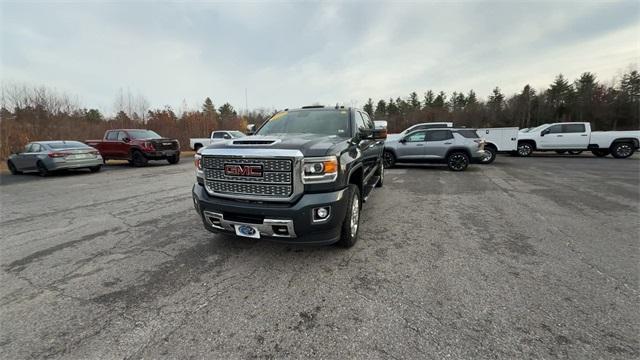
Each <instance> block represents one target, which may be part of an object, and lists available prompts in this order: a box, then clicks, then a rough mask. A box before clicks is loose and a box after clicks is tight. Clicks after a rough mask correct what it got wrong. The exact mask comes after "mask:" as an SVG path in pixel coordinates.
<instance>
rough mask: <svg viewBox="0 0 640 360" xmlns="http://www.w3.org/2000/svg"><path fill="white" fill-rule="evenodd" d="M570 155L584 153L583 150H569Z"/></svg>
mask: <svg viewBox="0 0 640 360" xmlns="http://www.w3.org/2000/svg"><path fill="white" fill-rule="evenodd" d="M568 153H569V155H580V154H582V150H569V151H568Z"/></svg>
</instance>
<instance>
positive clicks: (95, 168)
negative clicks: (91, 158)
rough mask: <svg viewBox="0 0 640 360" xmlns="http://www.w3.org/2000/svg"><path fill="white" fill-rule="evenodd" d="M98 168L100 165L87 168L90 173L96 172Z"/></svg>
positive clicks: (100, 167)
mask: <svg viewBox="0 0 640 360" xmlns="http://www.w3.org/2000/svg"><path fill="white" fill-rule="evenodd" d="M100 169H102V165H98V166H92V167H90V168H89V171H91V172H92V173H97V172H98V171H100Z"/></svg>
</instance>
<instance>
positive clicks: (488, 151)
mask: <svg viewBox="0 0 640 360" xmlns="http://www.w3.org/2000/svg"><path fill="white" fill-rule="evenodd" d="M496 153H497V151H496V149H494V148H493V147H486V148H484V156H483V157H482V159H480V163H481V164H491V163H492V162H493V161H494V160H495V159H496Z"/></svg>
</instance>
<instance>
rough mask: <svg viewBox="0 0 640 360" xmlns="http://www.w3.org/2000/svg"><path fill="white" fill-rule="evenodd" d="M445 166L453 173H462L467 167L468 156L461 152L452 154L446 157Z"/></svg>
mask: <svg viewBox="0 0 640 360" xmlns="http://www.w3.org/2000/svg"><path fill="white" fill-rule="evenodd" d="M447 166H448V167H449V169H450V170H453V171H463V170H464V169H466V168H467V166H469V156H468V155H467V154H465V153H463V152H452V153H451V154H449V155H448V156H447Z"/></svg>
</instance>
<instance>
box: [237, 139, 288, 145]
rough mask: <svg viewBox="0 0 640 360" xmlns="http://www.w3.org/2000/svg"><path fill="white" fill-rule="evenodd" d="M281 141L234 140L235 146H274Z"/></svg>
mask: <svg viewBox="0 0 640 360" xmlns="http://www.w3.org/2000/svg"><path fill="white" fill-rule="evenodd" d="M279 141H280V140H277V139H273V140H270V139H264V140H257V139H255V140H248V139H247V140H234V141H233V145H273V144H275V143H276V142H279Z"/></svg>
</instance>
